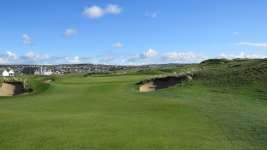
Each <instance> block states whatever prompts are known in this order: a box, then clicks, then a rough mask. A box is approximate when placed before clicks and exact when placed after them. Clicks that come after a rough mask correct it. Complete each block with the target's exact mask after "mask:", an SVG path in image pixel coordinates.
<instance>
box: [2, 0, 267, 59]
mask: <svg viewBox="0 0 267 150" xmlns="http://www.w3.org/2000/svg"><path fill="white" fill-rule="evenodd" d="M266 6H267V1H266V0H253V1H252V0H179V1H178V0H168V1H166V0H156V1H152V0H151V1H150V0H67V1H66V0H56V1H55V0H46V1H41V0H38V1H37V0H1V2H0V17H1V18H2V19H1V21H0V24H1V28H0V63H4V64H8V63H37V64H55V63H105V64H147V63H170V62H172V63H188V62H199V61H201V60H203V59H207V58H215V57H225V58H237V57H241V58H261V57H266V56H267V39H266V35H267V30H266V27H267V20H266V19H265V18H266V16H267V10H266Z"/></svg>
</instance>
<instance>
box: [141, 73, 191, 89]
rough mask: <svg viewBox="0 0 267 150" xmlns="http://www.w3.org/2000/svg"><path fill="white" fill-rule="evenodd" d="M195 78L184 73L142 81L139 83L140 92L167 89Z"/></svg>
mask: <svg viewBox="0 0 267 150" xmlns="http://www.w3.org/2000/svg"><path fill="white" fill-rule="evenodd" d="M192 79H193V75H191V74H182V75H176V76H167V77H163V78H154V79H150V80H146V81H141V82H140V83H138V85H139V91H140V92H152V91H156V90H159V89H165V88H169V87H172V86H175V85H177V84H180V83H182V82H184V81H189V80H192Z"/></svg>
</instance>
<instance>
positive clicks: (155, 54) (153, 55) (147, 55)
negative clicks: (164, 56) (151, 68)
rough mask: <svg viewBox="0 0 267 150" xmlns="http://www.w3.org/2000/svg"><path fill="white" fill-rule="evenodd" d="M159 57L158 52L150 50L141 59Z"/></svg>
mask: <svg viewBox="0 0 267 150" xmlns="http://www.w3.org/2000/svg"><path fill="white" fill-rule="evenodd" d="M157 55H158V52H157V51H156V50H154V49H152V48H150V49H148V50H147V51H145V52H144V53H143V54H142V56H141V57H143V58H151V57H155V56H157Z"/></svg>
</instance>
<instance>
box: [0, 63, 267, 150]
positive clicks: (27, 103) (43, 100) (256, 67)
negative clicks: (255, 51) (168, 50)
mask: <svg viewBox="0 0 267 150" xmlns="http://www.w3.org/2000/svg"><path fill="white" fill-rule="evenodd" d="M266 64H267V63H266V60H253V61H252V60H251V61H233V62H229V63H222V64H209V63H207V64H199V65H192V66H187V67H186V68H183V69H190V68H197V69H199V70H198V72H196V73H195V76H194V79H193V80H192V81H190V82H187V83H183V84H181V85H177V86H174V87H171V88H167V89H162V90H159V91H154V92H149V93H139V92H138V87H137V85H136V83H137V82H139V81H142V80H144V79H149V78H151V77H153V76H154V75H153V74H152V75H150V74H141V73H136V74H134V73H132V74H125V75H105V76H88V77H84V76H82V75H65V76H59V77H56V79H55V81H53V82H51V83H44V82H43V81H42V80H43V78H42V77H33V79H32V80H33V84H35V89H34V90H35V92H33V93H32V94H26V95H21V96H15V97H0V149H1V150H266V149H267V94H266V93H267V81H266V80H267V78H266V77H267V69H266ZM181 70H182V69H179V68H174V71H177V72H179V71H181Z"/></svg>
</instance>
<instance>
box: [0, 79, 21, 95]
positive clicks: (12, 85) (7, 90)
mask: <svg viewBox="0 0 267 150" xmlns="http://www.w3.org/2000/svg"><path fill="white" fill-rule="evenodd" d="M24 92H25V90H24V86H23V83H22V82H3V83H2V87H1V88H0V96H15V95H19V94H22V93H24Z"/></svg>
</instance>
